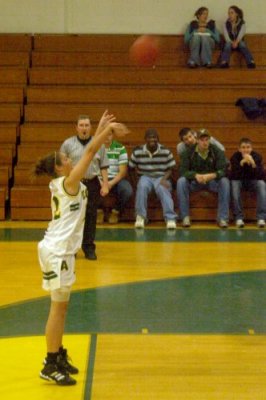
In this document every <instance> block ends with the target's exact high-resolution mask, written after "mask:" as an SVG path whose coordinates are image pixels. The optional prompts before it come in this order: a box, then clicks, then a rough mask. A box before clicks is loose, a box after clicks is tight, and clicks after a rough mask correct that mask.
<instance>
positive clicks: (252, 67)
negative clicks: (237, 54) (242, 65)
mask: <svg viewBox="0 0 266 400" xmlns="http://www.w3.org/2000/svg"><path fill="white" fill-rule="evenodd" d="M247 67H248V68H249V69H254V68H256V64H255V63H254V61H251V62H250V63H248V64H247Z"/></svg>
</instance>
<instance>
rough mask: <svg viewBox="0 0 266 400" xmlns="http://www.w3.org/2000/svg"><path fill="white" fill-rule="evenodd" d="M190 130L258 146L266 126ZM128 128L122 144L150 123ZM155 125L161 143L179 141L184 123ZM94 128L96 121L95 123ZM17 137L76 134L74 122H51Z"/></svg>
mask: <svg viewBox="0 0 266 400" xmlns="http://www.w3.org/2000/svg"><path fill="white" fill-rule="evenodd" d="M189 126H190V127H191V128H192V129H199V128H201V127H204V128H207V129H209V131H210V133H211V134H212V135H213V136H214V137H216V138H217V139H219V140H220V141H221V143H225V142H231V143H232V144H238V142H239V140H240V138H242V137H244V136H245V137H250V138H251V139H252V140H253V142H254V145H255V146H257V145H258V146H259V145H260V143H265V125H261V124H250V123H242V124H237V125H236V124H215V123H212V124H208V125H200V124H195V123H194V124H190V125H189ZM128 127H129V129H130V131H131V133H130V135H129V136H128V137H126V138H123V143H126V144H130V143H131V144H135V145H137V144H141V143H142V142H143V140H144V133H145V130H146V129H147V128H149V127H150V126H149V125H148V124H142V125H141V124H136V123H130V124H128ZM154 127H156V129H157V130H158V133H159V136H160V141H161V143H163V144H168V143H177V142H179V136H178V132H179V130H180V129H181V128H182V127H184V125H183V124H180V123H176V124H175V123H173V124H161V123H158V124H156V125H155V126H154ZM94 128H96V124H95V125H94ZM20 130H21V133H20V140H21V143H22V144H27V143H28V144H30V143H38V142H39V143H44V144H45V143H46V142H48V143H50V142H54V143H55V144H57V145H59V146H60V144H61V143H63V141H64V140H65V139H67V138H68V137H70V136H73V135H75V134H76V130H75V124H74V123H69V124H63V125H62V124H57V123H55V124H51V123H43V124H38V123H25V124H23V125H21V127H20Z"/></svg>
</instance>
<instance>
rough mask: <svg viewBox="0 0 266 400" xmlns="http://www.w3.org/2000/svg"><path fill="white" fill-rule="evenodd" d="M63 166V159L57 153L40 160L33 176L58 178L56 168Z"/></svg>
mask: <svg viewBox="0 0 266 400" xmlns="http://www.w3.org/2000/svg"><path fill="white" fill-rule="evenodd" d="M57 165H61V159H60V157H59V154H58V153H57V152H56V151H55V152H53V153H50V154H48V155H47V156H45V157H43V158H40V159H39V160H38V161H37V162H36V164H35V166H34V168H33V175H34V176H36V177H37V176H40V175H48V176H52V177H53V178H56V176H57V173H56V168H55V167H56V166H57Z"/></svg>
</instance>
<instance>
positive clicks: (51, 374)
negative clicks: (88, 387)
mask: <svg viewBox="0 0 266 400" xmlns="http://www.w3.org/2000/svg"><path fill="white" fill-rule="evenodd" d="M40 378H42V379H45V380H46V381H54V382H55V383H56V384H57V385H60V386H72V385H75V384H76V383H77V381H76V380H75V379H73V378H71V376H69V374H68V373H63V372H61V371H60V370H59V367H58V365H57V364H56V363H53V364H46V365H45V366H44V368H43V369H42V370H41V372H40Z"/></svg>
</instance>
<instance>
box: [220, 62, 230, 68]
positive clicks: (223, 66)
mask: <svg viewBox="0 0 266 400" xmlns="http://www.w3.org/2000/svg"><path fill="white" fill-rule="evenodd" d="M220 68H223V69H225V68H229V64H228V63H227V62H223V63H221V64H220Z"/></svg>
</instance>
